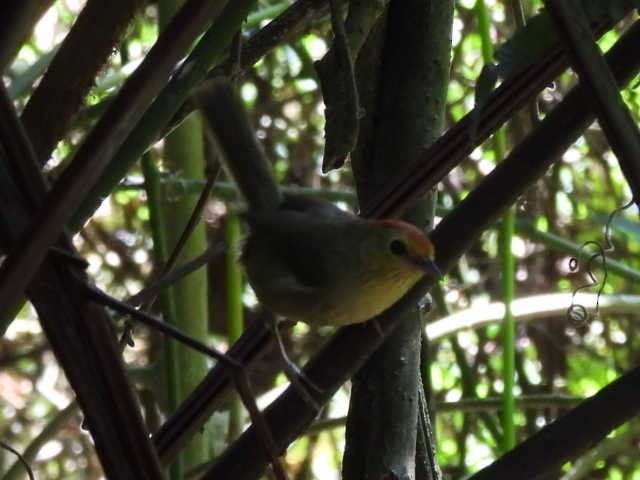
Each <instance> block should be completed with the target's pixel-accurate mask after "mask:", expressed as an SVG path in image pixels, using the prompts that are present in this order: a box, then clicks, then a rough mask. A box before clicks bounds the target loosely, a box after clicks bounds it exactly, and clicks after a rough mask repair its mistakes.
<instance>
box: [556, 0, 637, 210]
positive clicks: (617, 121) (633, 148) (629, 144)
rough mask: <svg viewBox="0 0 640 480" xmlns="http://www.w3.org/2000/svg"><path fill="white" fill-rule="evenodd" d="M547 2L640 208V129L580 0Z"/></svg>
mask: <svg viewBox="0 0 640 480" xmlns="http://www.w3.org/2000/svg"><path fill="white" fill-rule="evenodd" d="M545 3H546V5H547V9H548V10H549V13H550V14H551V17H552V18H553V20H554V21H555V23H556V27H557V30H558V33H559V35H560V36H561V37H563V38H564V40H565V43H566V44H567V46H568V47H569V50H570V53H571V60H572V64H573V66H574V68H575V69H576V71H577V72H578V74H579V76H580V81H581V82H582V83H584V84H585V86H586V88H587V89H588V91H589V92H590V93H591V95H592V98H594V99H595V109H596V113H597V115H598V121H599V122H600V125H601V126H602V130H604V133H605V135H606V136H607V139H608V140H609V144H610V145H611V149H612V150H613V152H614V153H615V154H616V157H618V162H619V163H620V168H621V169H622V172H623V173H624V176H625V178H626V179H627V182H628V183H629V187H630V188H631V191H632V192H633V197H634V199H635V202H636V204H638V205H640V130H639V129H638V125H637V124H636V122H635V121H634V119H633V117H632V116H631V112H630V111H629V109H628V108H627V106H626V104H625V103H624V100H623V99H622V95H620V92H619V91H618V89H617V88H616V79H615V78H614V77H613V75H612V74H611V71H610V70H609V68H608V67H607V62H606V61H605V60H604V58H603V56H602V53H601V52H600V49H599V48H598V45H597V44H596V43H595V39H594V38H593V35H592V34H591V29H590V28H589V22H588V20H587V16H586V14H585V12H584V10H583V8H582V5H581V4H580V2H578V1H576V0H546V2H545Z"/></svg>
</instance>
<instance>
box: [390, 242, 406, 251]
mask: <svg viewBox="0 0 640 480" xmlns="http://www.w3.org/2000/svg"><path fill="white" fill-rule="evenodd" d="M389 250H390V251H391V253H393V254H395V255H405V254H406V253H407V245H406V244H405V243H404V242H403V241H402V240H392V241H391V243H390V244H389Z"/></svg>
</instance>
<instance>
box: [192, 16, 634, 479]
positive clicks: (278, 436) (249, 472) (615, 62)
mask: <svg viewBox="0 0 640 480" xmlns="http://www.w3.org/2000/svg"><path fill="white" fill-rule="evenodd" d="M639 41H640V23H636V24H635V25H634V26H633V27H632V28H631V29H630V30H629V32H627V34H625V35H624V36H623V37H622V39H621V40H619V41H618V43H617V44H616V45H615V46H614V47H613V48H612V49H611V51H610V52H609V54H608V57H609V58H610V59H611V62H610V64H611V65H612V67H613V68H614V69H615V74H616V76H617V77H618V78H619V79H620V80H621V83H625V82H627V81H629V79H630V76H632V75H634V74H635V72H636V71H637V69H638V68H639V65H638V64H639V63H640V59H639V58H638V56H637V44H638V42H639ZM584 98H585V89H584V88H582V87H578V88H575V89H574V90H572V91H571V92H570V93H569V94H568V95H567V96H566V98H565V100H563V102H562V103H561V104H560V105H558V106H557V107H556V108H555V109H554V110H553V111H552V112H551V113H550V114H549V115H548V116H547V117H546V118H545V120H544V121H543V122H541V123H540V125H539V126H538V127H537V128H536V129H535V130H534V131H533V132H532V133H531V134H530V135H529V136H528V137H527V138H526V139H525V140H524V141H523V142H522V143H520V144H519V145H518V146H517V147H516V148H515V149H514V150H513V151H512V152H511V154H510V155H509V157H508V158H507V159H505V160H504V161H503V162H502V163H501V164H500V165H499V166H497V167H496V168H495V169H494V170H493V172H491V174H489V175H488V176H487V177H486V178H485V180H483V182H482V183H481V184H480V185H479V186H478V188H476V189H475V190H474V191H472V192H471V193H470V194H469V195H468V196H467V197H466V198H465V199H464V200H463V201H462V202H461V203H460V205H459V206H458V207H457V208H456V209H455V210H454V211H452V213H451V214H449V215H448V216H446V217H445V218H444V219H443V220H442V222H441V223H440V224H439V225H438V226H437V227H436V228H435V230H433V232H432V234H431V237H432V240H433V242H434V244H435V245H436V251H437V252H438V254H437V262H438V265H440V266H441V268H442V270H443V271H447V270H449V269H450V268H451V267H452V266H453V265H454V264H455V262H456V260H457V259H458V258H459V257H460V255H462V254H463V253H464V252H465V251H466V250H467V249H468V248H470V246H471V245H472V244H473V242H474V241H475V239H476V238H477V237H478V236H479V235H480V234H481V232H482V231H483V230H484V229H486V228H488V227H489V226H490V225H491V224H492V223H493V222H494V221H495V219H497V218H498V217H499V216H500V215H501V214H502V213H503V211H504V210H505V209H506V208H508V207H509V206H510V205H511V204H513V202H515V200H516V199H517V197H518V196H519V195H520V194H521V193H522V192H523V191H524V190H525V189H526V188H528V187H529V186H530V185H531V183H532V182H535V181H536V180H537V179H538V178H540V177H541V176H542V175H543V174H544V173H545V172H546V170H547V168H548V167H549V165H551V163H552V161H553V159H555V158H557V156H558V155H559V154H560V153H561V152H562V151H564V150H566V149H567V148H568V147H569V146H570V145H571V144H572V143H573V142H574V141H575V140H576V139H577V138H579V136H580V134H581V132H582V131H583V130H584V129H585V128H586V127H587V126H588V125H589V124H590V123H591V122H592V121H593V118H594V116H593V112H591V111H590V105H589V102H586V101H584ZM433 282H434V279H432V278H426V279H423V280H422V281H420V282H419V283H418V284H416V286H415V287H414V288H412V289H411V290H410V292H409V293H408V294H407V295H406V296H405V297H404V298H403V299H401V300H400V301H399V302H397V303H396V304H395V305H393V306H392V307H391V308H390V309H388V310H387V311H386V312H384V313H383V314H381V315H380V316H379V317H378V318H377V322H378V324H379V326H380V328H381V329H382V331H383V332H384V333H385V334H386V335H388V334H389V333H390V332H391V331H392V330H393V328H394V327H395V323H394V321H393V319H394V317H395V315H397V314H398V313H399V312H401V311H403V310H405V309H406V308H410V307H412V306H413V305H415V303H416V302H417V301H419V299H421V298H422V297H423V296H424V293H425V292H426V291H427V290H428V289H429V288H430V287H432V286H433ZM383 340H384V339H383V338H382V337H381V336H380V335H379V333H378V331H377V329H376V328H375V327H374V326H373V325H372V323H371V322H368V323H365V324H362V325H354V326H351V327H346V328H342V329H340V330H339V331H338V332H337V333H336V334H335V336H334V337H333V338H332V339H331V340H330V341H329V342H328V343H327V344H326V345H325V346H324V348H323V349H322V350H321V351H320V352H319V353H318V354H317V355H315V356H314V357H313V358H312V359H311V360H310V361H309V363H308V364H307V365H306V367H305V368H304V373H305V375H306V376H307V377H308V378H309V379H310V380H311V381H313V382H314V383H315V384H316V385H318V386H319V387H321V388H323V389H324V392H323V395H322V396H318V397H316V400H317V401H318V403H324V402H325V401H327V400H328V399H329V398H330V397H331V395H332V394H333V392H335V391H336V390H337V389H338V388H339V386H340V385H341V384H342V383H344V382H345V381H346V380H347V379H348V378H350V377H351V376H352V375H353V374H354V373H355V372H356V371H357V370H358V369H359V368H360V366H361V365H362V364H363V363H364V361H365V360H366V359H367V358H368V356H369V355H370V354H371V352H373V351H374V350H375V349H376V348H377V347H378V346H379V345H380V344H381V342H382V341H383ZM336 364H337V365H341V367H342V368H340V369H336V368H327V365H336ZM639 374H640V373H633V374H632V375H631V377H630V378H629V380H628V381H627V380H625V381H624V382H621V383H616V384H615V385H611V386H610V387H607V388H606V389H605V390H603V392H605V395H604V401H603V403H600V400H598V402H595V403H593V402H591V403H589V408H587V409H586V410H585V409H582V410H580V411H579V412H578V414H577V416H578V417H579V421H578V422H577V425H575V426H576V427H579V428H580V434H579V435H573V433H572V432H567V431H566V430H565V429H564V425H566V421H565V422H562V423H559V424H552V425H554V426H553V427H552V428H551V430H550V431H551V432H552V434H551V438H550V437H549V433H548V432H549V430H547V431H546V432H544V433H543V434H541V435H539V436H537V437H536V440H535V445H536V446H538V447H540V448H541V449H543V451H544V455H542V454H540V455H532V454H531V450H530V447H529V450H528V453H529V456H528V457H526V456H518V458H519V460H520V461H521V462H522V463H527V464H528V465H529V464H530V463H535V465H533V466H531V468H532V469H533V468H537V469H538V470H541V471H544V470H546V469H548V468H553V467H554V466H555V465H556V464H557V463H558V462H560V463H562V462H564V461H567V460H568V459H570V458H572V456H574V455H577V454H579V453H580V452H581V451H584V450H585V449H587V448H588V447H589V446H590V445H591V444H592V443H593V442H594V441H596V440H598V439H599V438H601V434H602V432H603V431H605V430H607V429H609V430H611V429H612V428H615V427H616V426H617V425H619V424H620V423H621V422H622V421H624V420H626V419H628V418H629V416H630V415H633V414H634V413H637V410H638V409H639V408H640V401H638V398H636V396H632V395H629V394H628V393H627V392H629V390H627V391H625V393H624V394H623V395H618V396H615V395H612V394H610V392H612V391H613V392H617V391H619V390H620V388H622V387H625V388H627V389H628V388H631V389H635V390H630V393H632V394H634V395H635V394H636V393H640V392H638V385H640V382H639V381H638V380H637V379H636V378H635V376H637V375H639ZM610 402H614V403H613V408H615V409H616V413H615V416H614V415H612V416H610V417H606V418H605V416H604V415H602V414H601V413H602V411H608V410H606V409H605V408H604V407H605V406H607V405H609V404H611V403H610ZM594 406H597V407H598V408H597V409H595V408H592V407H594ZM585 413H588V414H590V415H592V419H588V417H585V416H584V414H585ZM264 415H265V419H266V420H267V422H268V424H269V425H271V426H272V431H273V432H274V435H275V441H276V445H277V447H278V448H279V449H284V448H286V446H287V445H288V444H289V443H290V442H291V441H293V440H294V439H295V438H296V437H297V436H298V435H299V434H300V433H301V432H302V431H303V430H304V429H305V428H306V427H307V426H308V424H309V423H310V422H311V420H312V419H313V415H314V412H313V411H311V410H310V409H309V407H308V406H307V405H306V404H305V403H304V402H303V401H302V400H301V399H300V398H299V396H298V395H297V393H296V391H295V390H294V389H291V388H289V389H287V390H286V391H285V392H284V393H283V394H282V395H281V396H280V397H279V398H278V399H277V400H275V401H274V402H273V403H272V404H271V405H270V406H269V407H268V408H267V409H266V410H265V412H264ZM567 417H569V418H571V413H569V414H567V415H566V416H565V417H564V418H565V419H566V418H567ZM593 417H598V422H597V425H595V426H594V428H593V429H591V428H590V427H591V422H593ZM580 422H581V423H580ZM569 433H570V434H571V435H572V438H571V440H567V439H566V438H564V439H563V440H564V442H565V444H564V445H563V444H561V443H560V444H559V445H557V448H554V449H549V448H548V443H549V442H550V441H551V440H552V439H553V436H555V435H558V436H561V435H566V434H569ZM259 445H260V444H259V443H258V442H257V439H256V436H255V431H254V429H253V428H249V429H248V430H246V431H245V433H244V434H243V435H242V436H241V437H240V438H239V439H238V440H237V441H236V442H234V443H233V444H232V445H231V446H230V447H229V448H228V449H227V450H226V451H225V452H224V453H223V454H222V456H221V457H220V459H219V461H218V463H217V464H216V465H215V466H214V467H213V468H212V469H210V470H209V471H208V472H207V474H206V475H205V476H204V477H203V478H211V479H213V478H220V477H221V476H226V477H227V478H234V479H253V478H257V477H259V476H260V475H261V474H262V472H263V471H264V469H265V466H266V464H267V462H268V461H269V459H268V458H266V457H265V456H262V455H261V448H260V446H259ZM247 459H250V460H247ZM498 462H499V461H498ZM498 464H499V463H498ZM496 468H497V467H496ZM497 469H498V470H499V468H497ZM509 475H510V476H504V477H498V476H487V477H482V478H492V479H497V478H505V479H506V478H514V474H513V472H511V473H510V474H509ZM518 477H519V478H533V477H532V476H528V475H522V474H519V475H518ZM474 480H476V479H474Z"/></svg>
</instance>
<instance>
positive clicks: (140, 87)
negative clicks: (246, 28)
mask: <svg viewBox="0 0 640 480" xmlns="http://www.w3.org/2000/svg"><path fill="white" fill-rule="evenodd" d="M224 4H225V1H223V0H189V1H188V2H187V3H186V4H185V5H184V7H182V9H181V10H180V11H179V12H178V13H177V14H176V16H175V17H174V18H173V20H172V21H171V23H170V24H169V26H168V27H167V28H166V30H165V31H164V32H163V33H162V34H161V35H160V36H159V37H158V40H157V42H156V43H155V45H154V46H153V48H152V49H151V51H150V52H149V53H148V54H147V56H146V58H145V59H144V61H143V62H142V64H141V65H140V66H139V67H138V69H137V70H136V71H135V72H134V74H133V75H132V76H131V77H130V78H129V80H128V81H127V82H126V83H125V85H124V86H123V87H122V89H121V90H120V92H119V94H118V95H117V97H116V98H115V99H114V101H113V103H112V104H111V106H110V108H109V109H108V110H107V112H106V113H105V114H104V115H103V116H102V118H101V119H100V121H99V122H98V124H97V125H96V126H95V127H94V128H93V130H92V131H91V132H90V133H89V135H88V136H87V138H86V139H85V141H84V142H83V144H82V145H81V146H80V148H79V149H78V151H77V153H76V155H75V156H74V158H73V160H72V162H71V164H70V165H69V167H67V169H66V170H65V171H64V173H63V175H62V176H61V178H60V179H59V180H58V182H56V184H55V185H54V186H53V188H52V189H51V191H50V193H49V195H48V197H47V200H46V201H45V202H44V204H43V206H42V208H41V210H40V211H39V212H38V215H37V217H36V218H35V219H34V221H33V222H32V224H31V226H30V227H29V228H28V229H27V231H26V232H25V233H24V234H23V236H22V239H23V240H22V241H21V248H20V249H19V250H15V251H13V252H12V253H11V254H10V255H9V256H8V257H7V259H6V260H5V262H4V263H3V264H2V267H0V310H1V311H2V313H1V315H2V316H0V322H1V321H2V318H3V317H6V316H7V315H9V314H10V311H11V309H12V308H13V307H14V306H15V305H16V304H17V303H18V301H19V298H20V296H21V295H22V293H23V292H24V290H25V287H26V286H27V285H28V283H29V281H30V280H31V278H32V277H33V275H34V274H35V272H36V270H37V269H38V266H39V265H40V263H41V262H42V259H43V258H44V256H45V253H46V251H47V248H49V246H50V245H51V244H52V243H53V242H54V241H55V240H56V238H58V236H59V235H60V233H61V232H62V230H63V228H64V226H65V225H67V223H68V222H69V219H70V218H71V216H72V215H73V213H74V212H75V211H76V210H77V209H78V206H79V204H80V203H81V202H82V201H83V199H84V197H85V195H86V194H87V193H88V192H89V190H90V189H91V187H92V186H93V185H94V184H95V182H96V181H97V180H98V178H99V177H100V175H101V173H102V172H103V171H104V169H105V168H106V167H107V165H108V164H109V162H110V160H111V158H112V157H113V155H114V154H115V153H116V152H117V150H118V148H119V147H120V145H122V143H123V142H124V140H125V139H126V137H127V135H128V134H129V132H130V131H131V129H132V128H133V127H134V126H135V124H136V123H137V122H138V120H140V118H141V117H142V115H143V114H144V111H145V110H146V109H147V107H148V106H149V104H150V103H151V101H152V100H153V98H154V97H155V96H156V95H157V94H158V92H159V91H160V90H161V89H162V87H163V86H164V85H165V84H166V82H167V80H168V78H169V75H170V74H171V71H172V69H173V67H174V66H175V64H176V63H177V62H178V61H179V60H180V58H181V57H182V56H183V55H184V54H185V52H186V51H187V50H188V49H189V47H190V46H191V44H192V43H193V41H194V40H195V38H196V37H197V36H198V35H199V34H200V33H201V32H202V30H203V29H204V28H205V27H206V25H207V24H208V23H209V22H211V21H212V20H213V19H215V17H217V15H218V14H219V13H220V11H221V10H222V7H223V6H224Z"/></svg>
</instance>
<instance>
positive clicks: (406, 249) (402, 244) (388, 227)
mask: <svg viewBox="0 0 640 480" xmlns="http://www.w3.org/2000/svg"><path fill="white" fill-rule="evenodd" d="M379 225H380V227H381V228H382V229H383V230H384V231H385V233H386V234H385V237H386V248H387V250H388V254H389V255H391V257H393V258H395V259H397V260H398V261H400V262H403V263H404V264H405V265H408V266H409V267H411V268H414V269H417V270H420V271H422V272H424V273H427V274H429V275H432V276H434V277H436V278H440V277H442V272H441V271H440V269H439V268H438V266H437V265H436V263H435V248H434V246H433V243H431V240H430V239H429V237H427V236H426V235H425V234H424V232H423V231H422V230H420V229H419V228H417V227H415V226H414V225H411V224H410V223H406V222H403V221H401V220H394V219H389V220H380V221H379Z"/></svg>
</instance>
